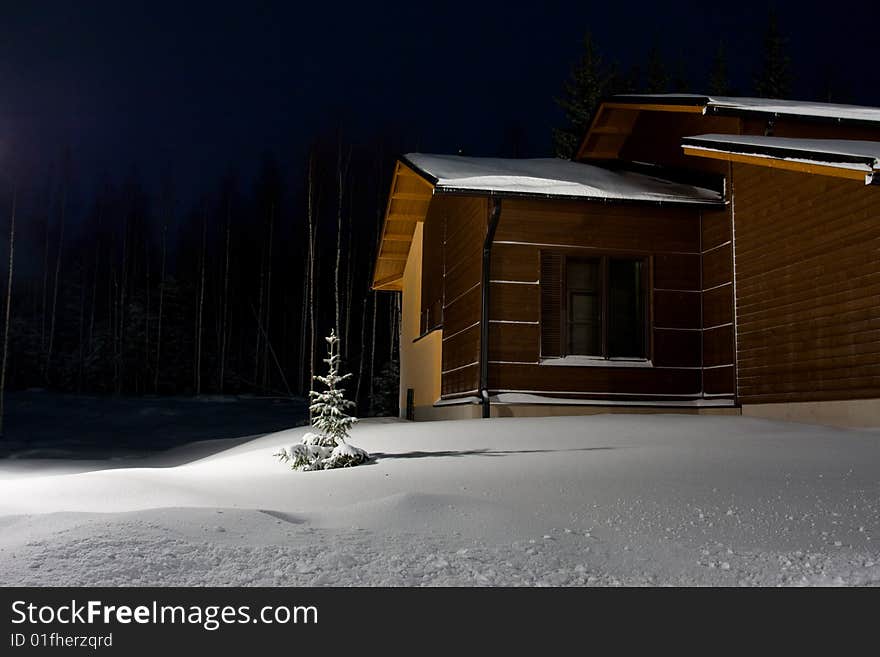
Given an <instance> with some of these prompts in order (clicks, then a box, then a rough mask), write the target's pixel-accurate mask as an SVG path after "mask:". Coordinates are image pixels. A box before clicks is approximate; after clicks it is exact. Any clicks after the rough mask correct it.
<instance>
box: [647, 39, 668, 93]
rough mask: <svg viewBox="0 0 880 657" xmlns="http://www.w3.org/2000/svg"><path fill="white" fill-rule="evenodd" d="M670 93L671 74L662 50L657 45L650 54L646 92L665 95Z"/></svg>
mask: <svg viewBox="0 0 880 657" xmlns="http://www.w3.org/2000/svg"><path fill="white" fill-rule="evenodd" d="M668 91H669V73H668V71H667V69H666V63H665V62H664V61H663V55H662V53H661V52H660V49H659V48H658V47H657V46H656V45H655V46H654V47H652V48H651V51H650V52H649V53H648V79H647V81H646V84H645V92H646V93H649V94H663V93H666V92H668Z"/></svg>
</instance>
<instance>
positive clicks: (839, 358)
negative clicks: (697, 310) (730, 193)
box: [733, 133, 880, 403]
mask: <svg viewBox="0 0 880 657" xmlns="http://www.w3.org/2000/svg"><path fill="white" fill-rule="evenodd" d="M835 134H837V133H835ZM733 170H734V174H733V181H734V193H735V211H736V213H735V226H734V229H735V232H736V253H735V258H736V260H735V269H736V297H737V299H736V306H737V343H738V354H737V370H738V387H739V390H738V392H739V397H740V399H741V401H742V402H743V403H766V402H785V401H825V400H837V399H857V398H872V397H880V314H878V312H880V311H878V309H880V188H877V187H870V186H865V185H863V184H860V183H859V182H855V181H847V180H841V179H837V178H829V177H825V176H811V175H805V174H799V173H792V172H783V171H778V170H772V169H766V168H762V167H754V166H747V165H734V169H733Z"/></svg>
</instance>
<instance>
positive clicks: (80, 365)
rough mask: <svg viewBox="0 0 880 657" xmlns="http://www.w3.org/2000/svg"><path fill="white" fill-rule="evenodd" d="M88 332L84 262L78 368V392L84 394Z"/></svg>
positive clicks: (84, 267)
mask: <svg viewBox="0 0 880 657" xmlns="http://www.w3.org/2000/svg"><path fill="white" fill-rule="evenodd" d="M85 332H86V266H85V262H83V268H82V283H81V284H80V288H79V358H78V363H77V367H76V390H77V392H82V379H83V369H84V367H85Z"/></svg>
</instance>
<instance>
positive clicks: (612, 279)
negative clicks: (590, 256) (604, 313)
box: [608, 260, 645, 358]
mask: <svg viewBox="0 0 880 657" xmlns="http://www.w3.org/2000/svg"><path fill="white" fill-rule="evenodd" d="M642 267H643V263H642V261H641V260H611V261H609V263H608V356H609V357H617V358H644V357H645V293H644V290H643V285H642Z"/></svg>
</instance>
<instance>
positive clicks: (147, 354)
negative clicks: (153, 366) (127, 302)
mask: <svg viewBox="0 0 880 657" xmlns="http://www.w3.org/2000/svg"><path fill="white" fill-rule="evenodd" d="M144 243H145V249H144V251H145V253H144V257H145V260H146V267H147V289H146V297H147V311H146V314H145V316H144V367H143V370H142V371H143V372H145V373H147V376H149V371H150V353H151V352H152V350H151V349H150V297H151V296H153V294H152V289H151V286H150V283H151V274H152V271H151V268H150V238H149V236H148V235H147V236H145V238H144ZM138 381H140V376H138ZM146 390H147V386H146V385H144V392H146Z"/></svg>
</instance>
